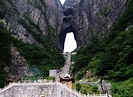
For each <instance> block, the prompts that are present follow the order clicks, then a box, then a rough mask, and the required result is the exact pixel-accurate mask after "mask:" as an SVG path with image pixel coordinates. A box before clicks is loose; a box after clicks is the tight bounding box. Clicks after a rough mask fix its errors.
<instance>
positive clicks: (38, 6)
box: [0, 0, 63, 78]
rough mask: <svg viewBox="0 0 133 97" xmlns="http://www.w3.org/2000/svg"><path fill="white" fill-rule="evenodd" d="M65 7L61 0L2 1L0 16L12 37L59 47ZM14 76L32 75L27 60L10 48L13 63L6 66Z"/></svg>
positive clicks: (44, 45) (11, 75) (40, 45)
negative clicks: (63, 8)
mask: <svg viewBox="0 0 133 97" xmlns="http://www.w3.org/2000/svg"><path fill="white" fill-rule="evenodd" d="M62 18H63V10H62V5H61V3H60V2H59V1H58V0H4V1H0V19H5V21H6V27H7V29H9V30H10V31H11V34H12V36H14V37H16V38H17V39H19V40H22V41H23V42H26V43H30V44H35V45H37V46H38V47H41V48H44V49H45V48H46V46H49V47H51V49H52V48H54V49H56V48H57V49H60V41H59V37H58V36H59V33H60V29H61V25H62ZM5 70H6V71H7V72H8V74H9V77H11V78H20V77H21V76H27V75H31V73H30V70H29V68H28V64H27V62H26V59H24V57H23V56H22V55H21V54H20V53H19V52H18V51H17V49H16V48H15V47H11V64H10V65H9V67H6V68H5Z"/></svg>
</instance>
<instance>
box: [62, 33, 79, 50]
mask: <svg viewBox="0 0 133 97" xmlns="http://www.w3.org/2000/svg"><path fill="white" fill-rule="evenodd" d="M76 47H77V43H76V41H75V39H74V35H73V33H72V32H71V33H67V35H66V39H65V45H64V52H72V51H73V50H74V49H76Z"/></svg>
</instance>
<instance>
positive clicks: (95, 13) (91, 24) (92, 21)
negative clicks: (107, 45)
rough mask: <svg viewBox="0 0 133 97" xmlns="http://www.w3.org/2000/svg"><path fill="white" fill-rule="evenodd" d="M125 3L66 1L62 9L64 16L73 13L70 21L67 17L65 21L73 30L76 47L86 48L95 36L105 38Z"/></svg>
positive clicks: (106, 0)
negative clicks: (63, 9)
mask: <svg viewBox="0 0 133 97" xmlns="http://www.w3.org/2000/svg"><path fill="white" fill-rule="evenodd" d="M76 1H77V2H76ZM126 3H127V0H67V1H66V2H65V3H64V8H65V11H66V10H67V11H68V12H65V14H67V15H68V13H70V12H69V11H71V10H73V12H72V14H71V16H70V17H71V19H70V17H67V19H65V20H66V21H67V22H68V21H69V25H71V28H73V29H74V30H71V31H72V32H73V33H74V35H75V33H76V35H75V39H76V41H77V44H78V47H79V48H81V47H84V46H86V45H87V44H88V43H89V41H90V40H91V39H92V38H93V37H95V36H98V37H103V36H105V35H106V34H107V33H108V32H109V30H110V28H111V26H112V24H113V23H114V22H115V21H117V19H118V18H119V17H120V16H121V15H122V13H123V12H124V10H125V8H126ZM65 18H66V17H65ZM67 25H68V23H64V25H63V27H62V30H64V29H65V28H67V27H68V26H67ZM67 32H68V31H67ZM65 33H66V32H65Z"/></svg>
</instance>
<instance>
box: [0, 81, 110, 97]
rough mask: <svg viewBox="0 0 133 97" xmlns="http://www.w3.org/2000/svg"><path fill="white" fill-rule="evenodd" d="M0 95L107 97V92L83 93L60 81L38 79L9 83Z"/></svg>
mask: <svg viewBox="0 0 133 97" xmlns="http://www.w3.org/2000/svg"><path fill="white" fill-rule="evenodd" d="M42 95H43V96H42ZM0 97H107V94H99V95H97V94H94V95H89V94H88V95H84V94H81V93H78V92H77V91H73V90H71V89H69V88H67V87H66V85H63V84H61V83H58V82H52V81H51V82H45V83H44V81H43V80H42V81H41V80H40V82H37V81H35V82H32V83H31V82H23V83H10V84H9V85H8V86H6V87H5V88H3V89H1V90H0ZM110 97H111V96H110Z"/></svg>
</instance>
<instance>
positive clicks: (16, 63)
mask: <svg viewBox="0 0 133 97" xmlns="http://www.w3.org/2000/svg"><path fill="white" fill-rule="evenodd" d="M6 71H7V72H8V74H9V77H10V78H20V77H22V76H31V75H32V73H31V70H30V69H29V66H28V64H27V62H26V59H24V57H22V56H21V54H20V53H19V52H18V51H17V49H16V48H15V47H12V48H11V64H10V65H9V67H8V69H7V70H6Z"/></svg>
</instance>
